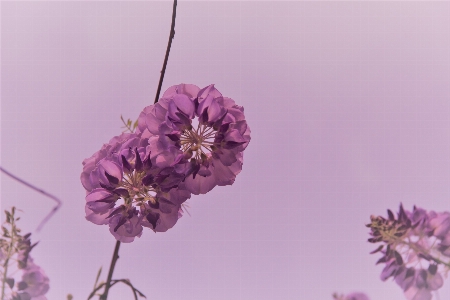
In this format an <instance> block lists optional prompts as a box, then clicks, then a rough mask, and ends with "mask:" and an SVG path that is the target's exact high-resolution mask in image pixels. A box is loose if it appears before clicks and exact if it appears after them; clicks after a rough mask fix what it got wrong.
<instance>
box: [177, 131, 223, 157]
mask: <svg viewBox="0 0 450 300" xmlns="http://www.w3.org/2000/svg"><path fill="white" fill-rule="evenodd" d="M216 133H217V131H216V130H214V129H213V128H212V127H209V126H207V125H200V124H198V126H197V128H196V129H195V128H194V127H192V128H191V129H185V130H184V131H183V132H182V133H181V139H180V140H181V150H183V152H184V153H187V154H189V156H190V157H192V158H194V159H196V160H199V159H206V158H207V157H208V156H210V153H211V152H212V151H213V147H214V138H215V135H216Z"/></svg>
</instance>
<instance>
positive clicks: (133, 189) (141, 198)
mask: <svg viewBox="0 0 450 300" xmlns="http://www.w3.org/2000/svg"><path fill="white" fill-rule="evenodd" d="M145 175H146V173H145V172H143V171H141V172H137V171H136V170H133V171H131V172H129V173H127V172H125V173H124V176H123V180H122V183H121V184H120V186H121V187H122V188H124V189H126V190H127V191H128V193H129V195H130V197H129V198H128V199H127V200H128V201H129V202H130V203H128V204H132V203H135V204H136V205H141V204H143V203H145V202H147V201H150V202H151V203H153V204H154V203H156V198H155V195H156V193H157V192H158V191H157V187H156V188H154V187H152V186H145V185H144V184H142V178H144V176H145ZM127 200H125V202H127Z"/></svg>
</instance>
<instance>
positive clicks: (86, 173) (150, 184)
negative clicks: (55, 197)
mask: <svg viewBox="0 0 450 300" xmlns="http://www.w3.org/2000/svg"><path fill="white" fill-rule="evenodd" d="M149 142H151V141H150V140H149V139H148V137H143V136H142V135H141V134H134V133H132V134H130V133H123V134H122V135H120V136H117V137H114V138H113V139H111V140H110V142H109V143H108V144H105V145H103V147H102V149H101V150H100V151H98V152H96V153H95V154H94V155H93V156H92V157H90V158H88V159H85V160H84V162H83V165H84V167H83V172H82V174H81V182H82V184H83V186H84V188H85V189H86V194H87V195H86V207H85V211H86V219H87V220H89V221H91V222H93V223H94V224H98V225H104V224H108V225H109V227H110V232H111V234H112V235H113V236H114V237H115V238H116V239H117V240H119V241H121V242H125V243H129V242H132V241H134V238H135V237H140V236H141V234H142V229H143V226H145V227H149V228H150V229H152V230H153V231H155V232H158V231H159V232H162V231H166V230H167V229H169V228H171V227H173V226H174V225H175V223H176V221H177V220H178V214H177V213H174V212H178V210H179V209H180V208H181V204H182V203H183V202H184V201H186V200H187V199H188V198H189V197H190V193H189V192H188V191H187V189H186V188H185V184H184V183H183V182H182V180H183V179H184V177H185V175H184V169H180V168H177V166H176V164H177V163H178V162H179V160H180V159H181V158H182V156H183V154H182V153H181V151H178V152H177V151H171V149H169V148H168V147H165V148H164V147H163V146H161V149H160V151H159V154H160V155H157V156H155V155H154V156H153V157H152V156H151V153H152V152H151V149H152V148H155V147H153V146H154V145H151V144H149ZM155 142H157V141H155ZM173 215H175V216H177V217H176V218H175V219H174V218H173ZM169 219H170V220H171V221H170V222H168V220H169Z"/></svg>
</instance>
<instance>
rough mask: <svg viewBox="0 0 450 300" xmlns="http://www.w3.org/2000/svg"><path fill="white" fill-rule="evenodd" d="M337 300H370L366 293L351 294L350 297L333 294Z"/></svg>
mask: <svg viewBox="0 0 450 300" xmlns="http://www.w3.org/2000/svg"><path fill="white" fill-rule="evenodd" d="M333 298H334V299H335V300H370V299H369V297H368V296H367V295H366V294H364V293H358V292H357V293H351V294H348V295H337V294H336V293H335V294H333Z"/></svg>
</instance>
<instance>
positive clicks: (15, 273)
mask: <svg viewBox="0 0 450 300" xmlns="http://www.w3.org/2000/svg"><path fill="white" fill-rule="evenodd" d="M5 213H6V222H5V226H3V227H2V229H3V236H2V238H1V239H0V264H1V270H0V274H1V275H2V277H3V278H4V281H3V280H2V286H1V290H2V297H7V298H5V299H12V300H47V298H46V297H45V294H46V293H47V292H48V290H49V289H50V285H49V282H50V280H49V278H48V277H47V275H46V274H45V272H44V270H43V269H42V268H41V267H39V266H38V265H36V264H35V263H34V261H33V259H32V257H31V256H30V252H31V250H32V249H33V248H34V247H35V246H36V245H37V243H34V244H31V239H30V237H31V234H30V233H28V234H26V235H23V236H22V235H21V234H20V231H21V230H20V229H19V228H18V227H17V225H16V221H17V220H18V218H16V217H15V208H14V207H13V208H12V209H11V212H9V211H5ZM8 225H9V226H8ZM8 227H9V228H8ZM12 262H16V263H17V264H15V263H12ZM3 278H2V279H3Z"/></svg>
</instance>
